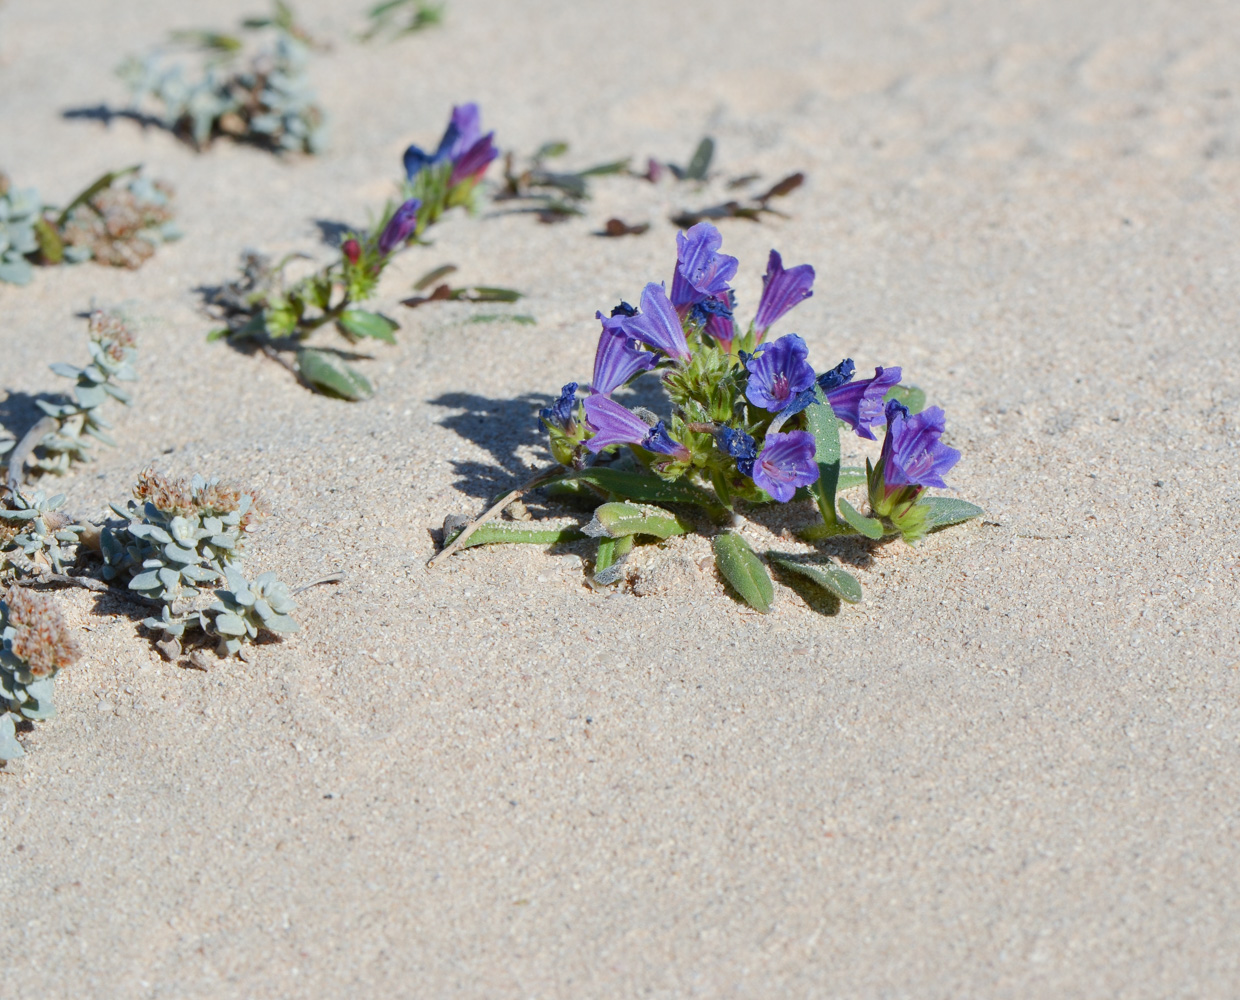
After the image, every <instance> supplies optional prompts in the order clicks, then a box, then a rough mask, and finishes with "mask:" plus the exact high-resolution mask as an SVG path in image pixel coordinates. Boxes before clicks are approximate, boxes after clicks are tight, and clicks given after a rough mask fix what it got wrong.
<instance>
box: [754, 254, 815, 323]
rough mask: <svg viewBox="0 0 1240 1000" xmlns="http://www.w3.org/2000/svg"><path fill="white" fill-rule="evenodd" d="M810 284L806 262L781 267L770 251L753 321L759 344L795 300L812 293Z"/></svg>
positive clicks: (811, 272) (812, 281) (777, 258)
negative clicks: (785, 267) (756, 312)
mask: <svg viewBox="0 0 1240 1000" xmlns="http://www.w3.org/2000/svg"><path fill="white" fill-rule="evenodd" d="M813 284H814V269H813V268H812V267H810V265H808V264H799V265H797V266H796V267H790V268H788V269H787V270H785V269H784V261H783V258H782V257H780V256H779V252H778V251H777V250H772V251H771V256H770V258H769V259H768V260H767V264H766V274H765V275H763V277H762V298H761V299H760V300H759V301H758V315H757V316H755V317H754V321H753V327H754V331H755V332H756V333H757V335H758V343H759V344H760V343H762V338H763V337H764V336H766V331H767V330H768V329H770V327H771V326H772V325H773V324H774V323H775V322H776V320H778V319H779V318H780V317H781V316H783V315H784V313H786V312H788V310H790V309H791V308H792V307H793V306H795V305H796V304H797V303H799V302H803V301H804V300H805V299H808V298H809V297H810V296H812V295H813V294H814V293H813V292H812V291H810V288H811V287H812V286H813Z"/></svg>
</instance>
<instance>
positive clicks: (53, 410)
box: [36, 309, 138, 475]
mask: <svg viewBox="0 0 1240 1000" xmlns="http://www.w3.org/2000/svg"><path fill="white" fill-rule="evenodd" d="M89 323H90V325H89V328H88V333H89V335H90V340H89V342H88V344H87V349H88V350H89V351H90V357H91V360H90V364H88V365H86V367H84V368H78V367H76V366H75V365H70V364H65V363H59V362H58V363H57V364H54V365H52V366H51V369H52V371H53V372H55V373H56V374H57V375H60V376H63V377H64V378H71V379H73V380H74V381H75V383H76V384H75V385H74V387H73V399H72V400H71V401H68V400H67V401H65V402H63V403H49V402H47V401H46V400H42V399H40V400H37V403H38V405H39V408H40V409H41V410H43V412H44V413H46V414H47V415H48V416H49V417H51V418H52V419H53V420H55V421H56V427H55V429H54V430H52V431H49V432H48V433H46V434H45V435H44V436H43V438H42V439H41V440H40V441H39V446H40V447H41V448H42V449H43V452H44V455H43V457H42V458H41V459H39V460H38V462H37V463H36V466H37V468H39V469H40V470H42V471H43V472H50V473H52V474H54V475H62V474H64V473H65V472H67V471H68V469H69V466H70V464H71V463H73V462H74V461H89V460H90V448H91V441H90V440H89V438H94V439H95V440H97V441H102V442H103V443H104V444H107V445H111V446H113V447H115V446H116V442H115V441H113V440H112V438H111V437H110V436H109V434H108V433H107V432H108V431H109V430H110V429H111V427H112V425H111V424H110V423H108V421H107V420H105V419H104V418H103V416H102V409H103V404H104V403H106V402H107V401H108V400H109V399H113V400H116V401H117V402H119V403H123V404H125V405H126V406H128V405H129V403H130V401H131V399H132V397H131V396H130V395H129V393H128V392H126V391H125V390H124V389H122V388H121V387H120V386H119V385H118V384H117V383H118V382H133V381H136V380H137V378H138V373H137V371H136V370H135V369H134V361H135V360H136V358H137V356H138V350H137V343H136V341H135V340H134V336H133V333H132V332H131V331H130V329H129V327H128V325H127V324H126V322H125V320H124V319H123V318H122V317H121V316H120V315H119V314H118V313H115V312H110V311H106V310H98V309H97V310H94V311H92V312H91V315H90V320H89Z"/></svg>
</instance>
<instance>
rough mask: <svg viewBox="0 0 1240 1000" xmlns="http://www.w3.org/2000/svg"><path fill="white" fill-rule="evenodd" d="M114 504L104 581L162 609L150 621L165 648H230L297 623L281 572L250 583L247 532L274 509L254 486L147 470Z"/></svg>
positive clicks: (103, 541)
mask: <svg viewBox="0 0 1240 1000" xmlns="http://www.w3.org/2000/svg"><path fill="white" fill-rule="evenodd" d="M112 509H113V511H114V512H115V513H116V514H117V516H118V517H120V518H121V521H120V523H114V524H108V525H107V526H105V527H104V528H103V530H102V532H101V533H100V537H99V546H100V552H101V554H102V556H103V574H102V575H103V579H104V580H106V581H108V582H110V583H114V584H123V585H124V586H126V587H127V588H128V589H129V590H130V591H132V592H134V593H136V594H138V595H140V596H142V597H143V598H145V599H146V600H147V602H148V603H150V604H152V605H154V606H156V607H158V608H159V614H158V615H157V616H152V617H150V618H147V619H146V620H145V622H144V623H143V624H144V625H146V627H147V628H149V629H151V630H152V631H154V632H156V633H157V634H159V635H161V636H162V639H161V640H160V641H159V643H158V646H159V648H160V650H161V651H162V652H163V653H164V655H165V656H167V657H168V658H169V659H174V658H175V657H177V656H180V655H181V652H182V650H183V647H184V646H185V645H187V644H192V643H194V642H197V641H201V640H204V639H205V640H208V641H210V640H214V641H215V642H216V645H217V652H219V654H220V655H221V656H223V655H229V654H233V653H237V652H239V651H240V650H241V647H242V646H243V645H246V644H248V643H251V642H253V641H254V640H256V639H257V638H258V635H259V632H260V631H262V630H266V631H268V632H272V633H281V632H293V631H296V629H297V623H296V622H295V621H294V620H293V619H292V618H291V617H289V614H290V612H292V611H294V610H295V609H296V604H295V603H294V602H293V600H292V595H291V594H290V593H289V590H288V588H287V587H286V586H285V585H284V584H283V583H281V582H280V581H279V580H277V579H276V576H275V574H274V573H264V574H262V575H260V576H259V577H257V578H256V579H254V580H253V581H250V580H248V579H247V577H246V576H245V575H244V574H243V572H242V565H241V561H242V556H243V554H244V550H245V544H246V540H247V538H248V536H249V534H250V533H251V532H253V531H254V530H255V529H256V528H257V527H258V525H259V523H260V522H261V521H262V520H263V519H264V518H265V517H267V515H268V514H269V513H270V507H269V506H268V504H267V503H266V501H264V500H263V498H262V497H261V496H259V495H258V494H257V493H255V492H254V491H252V490H247V489H244V488H243V487H240V486H237V485H234V484H231V483H222V482H220V481H219V480H218V479H210V480H207V479H203V478H202V477H201V476H197V475H196V476H194V477H192V478H191V479H188V480H185V479H171V478H169V477H167V476H165V475H163V474H161V473H158V472H156V471H155V470H154V469H147V470H146V471H145V472H143V473H142V475H141V476H139V478H138V482H137V484H136V485H135V486H134V499H133V500H130V501H129V502H128V503H127V504H126V505H125V506H123V507H122V506H116V505H114V506H113V508H112ZM217 587H219V588H220V589H214V588H217ZM212 597H214V600H212Z"/></svg>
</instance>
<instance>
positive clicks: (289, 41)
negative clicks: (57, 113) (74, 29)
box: [117, 0, 326, 153]
mask: <svg viewBox="0 0 1240 1000" xmlns="http://www.w3.org/2000/svg"><path fill="white" fill-rule="evenodd" d="M242 27H243V28H246V29H260V28H269V29H271V31H272V32H273V34H274V39H273V41H272V42H271V43H270V44H268V45H267V46H265V47H263V48H261V49H260V50H258V51H257V52H255V53H254V54H253V55H251V56H250V57H249V59H248V61H247V62H246V63H244V64H243V65H238V60H239V59H240V58H241V57H242V54H243V53H244V51H245V48H246V46H245V43H244V41H243V39H242V38H241V37H239V36H235V35H226V34H221V33H219V32H214V31H185V32H178V33H176V34H175V35H174V36H173V41H174V42H176V43H182V44H184V43H189V44H190V45H191V46H193V47H196V48H198V49H199V50H200V51H202V52H204V53H205V55H206V59H205V64H204V65H203V66H202V67H201V68H200V70H197V71H195V70H191V69H190V68H189V67H187V66H186V65H185V64H183V63H172V64H168V63H167V62H166V61H165V60H164V57H163V54H162V53H161V52H160V51H158V50H157V51H155V52H152V53H150V54H148V55H147V56H145V57H144V58H141V59H139V58H133V57H131V58H130V59H127V60H126V61H125V62H124V64H122V66H121V67H120V69H119V70H118V71H117V72H118V73H119V75H120V77H121V79H123V80H124V81H125V83H126V84H127V85H128V86H129V90H130V93H131V95H132V101H133V107H134V109H135V111H137V112H139V113H142V112H143V109H151V108H156V107H157V108H158V111H157V112H156V113H155V115H154V117H155V118H156V120H158V121H159V122H160V123H161V124H162V125H163V126H164V127H165V128H167V129H169V130H170V131H172V132H175V133H176V134H177V135H179V136H181V137H182V138H184V139H185V140H186V141H188V142H189V143H190V144H192V145H193V146H194V147H195V148H196V149H202V148H204V147H205V146H207V145H208V144H209V143H210V142H211V140H212V139H213V138H215V137H216V136H219V135H227V136H230V137H232V138H234V139H238V140H241V141H245V142H252V143H255V144H257V145H260V146H265V147H267V148H269V149H271V150H274V151H276V152H282V153H283V152H304V153H317V152H319V151H320V150H321V149H322V148H323V145H324V141H325V135H326V133H325V116H324V114H323V110H322V109H321V108H320V107H319V105H318V102H317V99H316V98H315V95H314V91H313V89H312V88H311V86H310V83H309V79H308V77H307V75H306V64H307V62H308V58H309V46H310V42H311V39H310V38H309V36H308V35H307V34H306V32H305V31H304V30H302V29H301V28H300V27H299V26H298V25H297V24H296V22H295V21H294V19H293V14H292V11H291V9H290V8H289V7H288V5H287V4H285V3H283V2H281V0H277V2H276V3H275V9H274V13H273V14H272V16H270V17H260V18H249V19H247V20H245V21H243V22H242ZM195 72H200V73H201V75H200V76H195V75H194V74H195Z"/></svg>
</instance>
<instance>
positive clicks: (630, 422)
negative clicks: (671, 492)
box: [586, 395, 689, 461]
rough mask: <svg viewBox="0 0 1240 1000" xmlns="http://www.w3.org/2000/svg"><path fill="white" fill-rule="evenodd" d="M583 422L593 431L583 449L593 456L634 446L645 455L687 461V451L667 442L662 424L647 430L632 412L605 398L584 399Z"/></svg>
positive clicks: (659, 423)
mask: <svg viewBox="0 0 1240 1000" xmlns="http://www.w3.org/2000/svg"><path fill="white" fill-rule="evenodd" d="M586 422H587V423H588V424H589V425H590V427H591V429H593V431H594V436H593V437H592V438H590V439H589V440H588V441H587V442H586V447H587V448H589V449H590V450H591V451H592V452H595V453H596V454H597V453H598V452H600V451H602V450H603V449H604V448H610V447H611V446H612V445H616V444H636V445H640V446H641V447H643V448H645V449H646V450H647V451H656V452H659V453H660V454H663V455H672V456H674V457H675V458H679V459H681V460H682V461H688V459H689V451H688V449H687V448H685V446H684V445H682V444H678V443H677V442H675V441H673V440H672V439H671V437H670V436H669V435H668V433H667V429H666V428H665V427H664V426H663V421H662V420H660V421H659V422H658V423H657V424H656V425H655V426H654V427H651V426H650V425H649V424H647V423H646V421H644V420H643V419H642V418H641V417H639V416H638V415H637V414H636V413H634V412H633V411H632V410H630V409H627V408H626V407H623V406H621V405H620V404H619V403H617V402H616V401H615V400H614V399H610V398H608V397H607V396H599V395H594V396H587V397H586Z"/></svg>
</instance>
